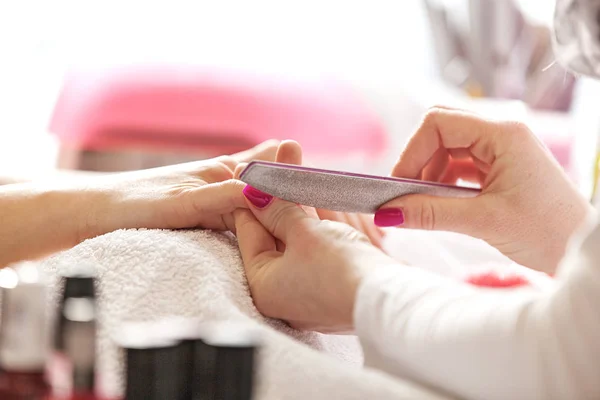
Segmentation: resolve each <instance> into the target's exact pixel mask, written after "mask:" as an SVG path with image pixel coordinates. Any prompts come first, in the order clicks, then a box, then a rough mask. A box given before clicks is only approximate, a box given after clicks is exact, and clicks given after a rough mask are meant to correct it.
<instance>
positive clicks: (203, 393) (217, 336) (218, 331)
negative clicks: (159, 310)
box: [193, 323, 260, 400]
mask: <svg viewBox="0 0 600 400" xmlns="http://www.w3.org/2000/svg"><path fill="white" fill-rule="evenodd" d="M202 335H203V337H202V339H201V340H197V341H195V347H194V368H195V370H196V371H195V373H196V375H195V376H196V381H195V385H194V386H193V387H194V394H193V396H194V397H193V399H194V400H205V399H219V400H251V399H252V397H253V388H254V379H255V371H254V367H255V353H256V350H257V349H258V348H259V346H260V341H259V338H258V335H257V333H256V332H255V331H254V330H252V329H249V328H247V327H245V326H242V325H238V324H232V323H222V324H215V325H212V326H211V327H210V328H208V329H205V330H203V332H202Z"/></svg>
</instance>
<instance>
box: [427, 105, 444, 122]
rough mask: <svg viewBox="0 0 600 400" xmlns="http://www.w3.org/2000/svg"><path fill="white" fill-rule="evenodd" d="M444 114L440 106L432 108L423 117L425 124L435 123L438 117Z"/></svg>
mask: <svg viewBox="0 0 600 400" xmlns="http://www.w3.org/2000/svg"><path fill="white" fill-rule="evenodd" d="M441 112H442V109H441V108H440V107H438V106H433V107H430V108H429V109H428V110H427V112H425V116H424V117H423V123H428V122H433V121H434V120H435V119H436V118H437V117H438V115H440V113H441Z"/></svg>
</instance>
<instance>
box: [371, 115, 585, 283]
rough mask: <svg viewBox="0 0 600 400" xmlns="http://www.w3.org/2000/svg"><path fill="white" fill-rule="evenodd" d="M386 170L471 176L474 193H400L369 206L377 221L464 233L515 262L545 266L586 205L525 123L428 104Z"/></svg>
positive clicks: (442, 177)
mask: <svg viewBox="0 0 600 400" xmlns="http://www.w3.org/2000/svg"><path fill="white" fill-rule="evenodd" d="M392 175H393V176H397V177H403V178H413V179H423V180H428V181H435V182H444V183H451V184H454V183H456V182H457V180H459V179H462V180H465V181H474V182H476V183H478V184H479V185H480V186H481V188H482V192H481V194H480V195H479V196H477V197H476V198H472V199H452V198H437V197H432V196H425V195H409V196H404V197H401V198H398V199H395V200H393V201H391V202H389V203H387V204H385V205H383V206H382V207H381V209H380V210H378V211H377V213H376V214H375V223H376V224H377V225H379V226H402V227H405V228H416V229H435V230H447V231H454V232H459V233H464V234H467V235H470V236H474V237H477V238H480V239H483V240H485V241H486V242H488V243H489V244H490V245H492V246H494V247H495V248H497V249H498V250H500V251H501V252H502V253H504V254H505V255H506V256H508V257H510V258H511V259H513V260H514V261H516V262H517V263H520V264H522V265H524V266H527V267H531V268H534V269H538V270H542V271H544V272H549V273H552V272H554V270H555V268H556V266H557V264H558V262H559V261H560V259H561V258H562V257H563V255H564V252H565V248H566V244H567V241H568V239H569V237H570V236H571V234H572V233H573V232H574V230H575V229H576V228H577V227H578V225H579V224H580V223H581V222H582V221H583V220H584V219H585V216H586V214H587V213H589V212H590V211H591V206H590V205H589V204H588V202H587V201H586V200H585V199H584V198H583V197H582V196H581V195H580V194H579V193H578V192H577V190H576V188H575V187H574V186H573V185H572V183H571V182H570V180H569V179H568V177H567V176H566V175H565V173H564V172H563V170H562V169H561V167H560V166H559V165H558V163H557V162H556V161H555V160H554V158H553V157H552V155H551V154H550V153H549V152H548V150H547V149H546V148H545V147H544V146H543V144H542V143H541V142H540V141H539V140H538V139H537V138H536V137H535V136H534V135H533V134H532V133H531V131H530V130H529V129H528V128H527V127H526V126H524V125H523V124H521V123H515V122H496V121H490V120H486V119H483V118H481V117H478V116H476V115H474V114H472V113H469V112H466V111H461V110H455V109H447V108H441V107H435V108H432V109H431V110H430V111H429V112H428V113H427V115H426V117H425V119H424V120H423V122H422V124H421V126H420V127H419V129H418V130H417V132H416V133H415V134H414V136H413V137H412V139H411V140H410V141H409V143H408V145H407V146H406V148H405V150H404V151H403V152H402V154H401V156H400V158H399V160H398V162H397V164H396V166H395V167H394V169H393V171H392Z"/></svg>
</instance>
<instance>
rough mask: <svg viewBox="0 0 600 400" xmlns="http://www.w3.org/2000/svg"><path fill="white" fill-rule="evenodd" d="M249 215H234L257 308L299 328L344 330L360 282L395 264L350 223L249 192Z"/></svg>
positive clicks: (348, 324)
mask: <svg viewBox="0 0 600 400" xmlns="http://www.w3.org/2000/svg"><path fill="white" fill-rule="evenodd" d="M244 193H245V194H246V197H247V198H248V203H249V206H250V209H237V210H236V211H235V212H234V217H235V227H236V235H237V237H238V241H239V246H240V251H241V254H242V258H243V261H244V266H245V269H246V276H247V278H248V284H249V286H250V291H251V294H252V297H253V299H254V303H255V305H256V307H257V309H258V310H259V311H260V312H261V313H263V314H264V315H265V316H267V317H272V318H278V319H282V320H284V321H287V322H288V323H289V324H290V325H291V326H293V327H295V328H297V329H305V330H315V331H320V332H345V331H350V330H352V329H353V317H352V315H353V309H354V302H355V298H356V292H357V289H358V286H359V285H360V282H361V280H362V279H363V278H364V277H365V276H366V274H369V273H370V272H372V271H374V269H375V268H377V267H381V266H384V265H391V264H394V261H393V260H392V259H391V258H390V257H388V256H387V255H385V254H384V253H383V252H382V251H381V250H379V249H378V248H376V247H375V246H373V245H372V244H371V242H370V241H369V239H368V238H367V236H366V235H364V234H363V233H361V232H359V231H357V230H356V229H354V228H352V227H351V226H350V225H348V224H346V223H340V222H335V221H329V220H320V219H318V218H317V217H316V216H313V215H311V212H310V210H309V211H308V212H307V210H305V209H303V208H302V207H299V206H298V205H296V204H293V203H289V202H286V201H283V200H279V199H274V198H273V197H271V196H269V195H267V194H265V193H262V192H260V191H257V190H256V189H254V188H251V187H247V189H246V190H245V191H244Z"/></svg>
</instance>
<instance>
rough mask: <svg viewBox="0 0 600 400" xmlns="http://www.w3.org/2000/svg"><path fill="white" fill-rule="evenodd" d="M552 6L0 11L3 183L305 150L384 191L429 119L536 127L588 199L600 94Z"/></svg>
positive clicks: (28, 4) (196, 5)
mask: <svg viewBox="0 0 600 400" xmlns="http://www.w3.org/2000/svg"><path fill="white" fill-rule="evenodd" d="M553 8H554V2H553V1H538V0H445V1H444V0H428V1H424V0H403V1H398V0H395V1H394V0H390V1H369V2H366V1H360V2H358V1H357V2H350V1H337V0H322V1H310V0H309V1H302V2H298V1H294V2H292V1H281V0H280V1H252V2H247V1H211V2H209V1H200V0H198V1H190V2H183V1H143V2H136V1H118V2H117V1H103V2H86V1H64V0H54V1H41V0H39V1H28V0H25V1H20V2H2V4H1V5H0V176H5V175H10V174H17V175H37V174H40V173H47V172H49V171H52V170H54V169H56V168H63V169H82V170H95V171H118V170H127V169H136V168H147V167H152V166H156V165H164V164H170V163H175V162H180V161H187V160H191V159H199V158H204V157H210V156H214V155H218V154H224V153H229V152H232V151H237V150H240V149H243V148H246V147H248V146H250V145H253V144H255V143H257V142H260V141H262V140H264V139H268V138H271V137H275V138H279V139H285V138H291V139H296V140H298V141H299V142H300V143H301V144H302V145H303V146H304V148H305V152H306V155H307V159H308V160H309V161H310V162H311V163H313V164H316V165H318V166H321V167H327V168H337V169H344V170H352V171H362V172H370V173H378V174H387V173H388V172H389V169H390V168H391V166H392V165H393V162H394V160H395V159H396V157H397V156H398V154H399V152H400V149H401V148H402V145H403V143H404V142H405V141H406V139H407V138H408V137H409V135H410V134H411V133H412V132H413V130H414V128H415V127H416V125H417V124H418V122H419V121H420V119H421V117H422V115H423V113H424V112H425V111H426V110H427V108H428V107H429V106H432V105H435V104H446V105H455V106H460V107H466V108H470V109H474V110H476V111H478V112H481V113H484V114H486V115H490V116H492V117H497V118H511V119H518V120H522V121H525V122H527V123H529V124H530V126H531V128H532V129H533V130H534V132H535V133H536V134H538V135H539V136H540V137H541V138H542V139H543V140H544V142H545V143H546V144H547V145H548V147H549V148H550V150H551V151H552V153H553V154H554V155H555V157H556V158H557V159H558V161H559V162H560V163H561V165H563V166H564V167H565V169H566V170H567V172H568V173H569V174H570V175H571V176H572V177H573V179H574V180H576V182H577V183H578V184H579V186H580V188H581V189H582V191H583V192H585V193H586V194H587V195H590V196H591V194H592V191H593V187H594V182H595V181H596V169H597V168H596V165H597V162H596V160H597V153H598V152H597V150H596V149H597V143H598V140H597V138H598V133H599V132H600V129H599V127H600V125H599V122H600V118H598V111H597V107H595V105H597V104H599V103H598V100H599V97H600V90H599V89H598V83H596V82H595V81H593V80H590V79H586V78H581V77H575V76H573V75H572V74H571V73H569V72H567V71H565V70H564V69H562V68H561V67H560V66H559V65H557V64H555V63H554V56H553V55H552V45H551V34H550V33H551V30H550V29H551V24H552V17H553Z"/></svg>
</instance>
